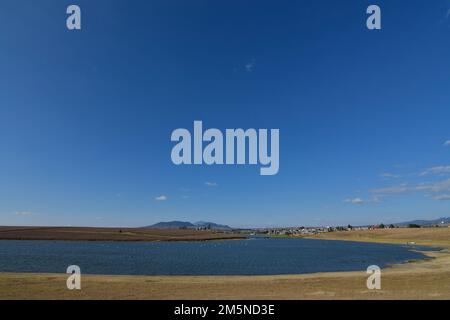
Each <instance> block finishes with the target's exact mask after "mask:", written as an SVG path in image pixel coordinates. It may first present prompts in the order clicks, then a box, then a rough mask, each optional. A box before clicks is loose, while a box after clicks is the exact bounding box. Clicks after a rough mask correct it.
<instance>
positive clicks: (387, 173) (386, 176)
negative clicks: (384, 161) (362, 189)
mask: <svg viewBox="0 0 450 320" xmlns="http://www.w3.org/2000/svg"><path fill="white" fill-rule="evenodd" d="M381 177H383V178H395V179H396V178H400V175H399V174H393V173H389V172H385V173H382V174H381Z"/></svg>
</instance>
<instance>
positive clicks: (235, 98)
mask: <svg viewBox="0 0 450 320" xmlns="http://www.w3.org/2000/svg"><path fill="white" fill-rule="evenodd" d="M374 3H375V4H378V5H380V7H381V9H382V30H381V31H369V30H367V29H366V26H365V20H366V18H367V15H366V13H365V11H366V8H367V6H368V5H369V4H374ZM69 4H78V5H79V6H80V7H81V10H82V30H81V31H68V30H67V29H66V17H67V15H66V13H65V11H66V8H67V6H68V5H69ZM449 9H450V2H449V1H447V0H436V1H432V2H430V1H425V0H422V1H400V0H397V1H391V0H390V1H362V0H352V1H348V0H346V1H344V0H341V1H335V0H327V1H312V0H310V1H287V0H286V1H273V0H271V1H263V0H258V1H207V0H202V1H200V0H192V1H184V0H183V1H182V0H176V1H167V0H157V1H156V0H151V1H137V0H134V1H125V0H117V1H113V0H95V1H92V0H89V1H85V0H73V1H61V0H58V1H56V0H53V1H50V0H40V1H34V0H33V1H31V0H28V1H24V0H2V1H1V2H0V225H84V226H88V225H89V226H142V225H148V224H152V223H155V222H158V221H161V220H163V221H167V220H175V219H176V220H189V221H198V220H208V221H214V222H218V223H226V224H229V225H233V226H282V225H335V224H347V223H351V224H366V223H378V222H384V223H390V222H395V221H403V220H409V219H412V218H435V217H439V216H449V215H450V201H449V199H450V142H449V143H447V144H448V146H446V145H445V144H446V141H448V140H450V59H449V57H450V15H449V13H450V12H449ZM194 120H202V121H203V124H204V126H205V127H215V128H220V129H222V130H224V129H225V128H239V127H241V128H269V129H270V128H279V129H280V171H279V173H278V174H277V175H275V176H261V175H259V166H241V167H238V166H211V167H208V166H175V165H174V164H172V162H171V159H170V151H171V148H172V147H173V143H172V142H171V141H170V134H171V132H172V131H173V130H174V129H176V128H189V129H191V128H192V125H193V121H194ZM191 130H192V129H191ZM158 199H159V200H158ZM164 199H165V200H164Z"/></svg>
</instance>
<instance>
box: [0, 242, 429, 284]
mask: <svg viewBox="0 0 450 320" xmlns="http://www.w3.org/2000/svg"><path fill="white" fill-rule="evenodd" d="M416 249H417V247H416ZM419 249H425V248H419ZM425 258H426V256H425V255H423V254H421V253H418V252H414V251H412V248H410V247H407V246H403V245H390V244H374V243H361V242H346V241H332V240H311V239H266V238H254V239H248V240H235V241H230V240H228V241H208V242H81V241H15V240H2V241H0V272H50V273H54V272H56V273H61V272H62V273H64V272H65V271H66V269H67V267H68V266H69V265H78V266H80V268H81V272H82V273H83V274H121V275H272V274H300V273H312V272H327V271H351V270H366V268H367V267H368V266H369V265H378V266H379V267H381V268H383V267H385V266H386V265H388V264H393V263H402V262H406V261H408V260H412V259H425Z"/></svg>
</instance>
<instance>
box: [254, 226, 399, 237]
mask: <svg viewBox="0 0 450 320" xmlns="http://www.w3.org/2000/svg"><path fill="white" fill-rule="evenodd" d="M385 228H394V226H393V225H389V226H385V225H383V224H380V225H373V226H360V227H354V226H351V225H348V226H346V227H342V226H340V227H289V228H270V229H261V230H258V233H261V234H267V235H272V236H296V235H297V236H301V235H314V234H319V233H326V232H334V231H352V230H374V229H385Z"/></svg>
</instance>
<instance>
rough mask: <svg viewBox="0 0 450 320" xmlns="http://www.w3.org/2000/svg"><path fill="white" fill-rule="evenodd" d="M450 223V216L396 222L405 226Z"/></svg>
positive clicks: (397, 224)
mask: <svg viewBox="0 0 450 320" xmlns="http://www.w3.org/2000/svg"><path fill="white" fill-rule="evenodd" d="M442 223H444V224H449V223H450V217H447V218H439V219H434V220H412V221H406V222H400V223H394V225H396V226H405V225H408V224H417V225H419V226H429V225H436V224H442Z"/></svg>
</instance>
